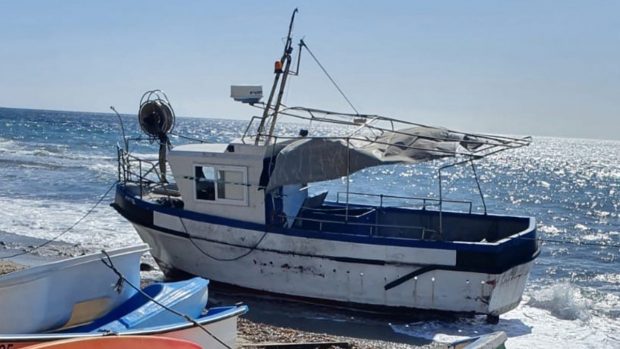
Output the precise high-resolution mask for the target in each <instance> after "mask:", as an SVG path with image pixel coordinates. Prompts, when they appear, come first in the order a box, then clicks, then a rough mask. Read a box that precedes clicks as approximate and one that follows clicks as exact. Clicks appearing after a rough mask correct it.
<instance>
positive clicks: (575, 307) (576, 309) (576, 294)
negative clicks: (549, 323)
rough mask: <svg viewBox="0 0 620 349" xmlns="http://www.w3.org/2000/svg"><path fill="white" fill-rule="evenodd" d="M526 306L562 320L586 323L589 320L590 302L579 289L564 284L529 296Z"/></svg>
mask: <svg viewBox="0 0 620 349" xmlns="http://www.w3.org/2000/svg"><path fill="white" fill-rule="evenodd" d="M527 305H529V306H532V307H536V308H540V309H544V310H547V311H549V312H550V313H551V314H553V316H555V317H557V318H558V319H562V320H582V321H587V320H588V319H589V318H590V307H591V301H590V300H588V299H586V298H585V297H584V296H583V295H582V293H581V291H580V289H579V288H577V287H575V286H573V285H571V284H569V283H566V282H565V283H560V284H556V285H553V286H550V287H547V288H543V289H541V290H539V291H537V292H535V293H532V294H530V299H529V300H528V301H527Z"/></svg>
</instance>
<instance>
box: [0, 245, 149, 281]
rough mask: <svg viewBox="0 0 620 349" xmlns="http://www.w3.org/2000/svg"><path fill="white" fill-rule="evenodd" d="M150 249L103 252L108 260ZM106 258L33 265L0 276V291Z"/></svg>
mask: <svg viewBox="0 0 620 349" xmlns="http://www.w3.org/2000/svg"><path fill="white" fill-rule="evenodd" d="M150 249H151V248H150V247H149V246H148V245H147V244H145V243H142V244H137V245H133V246H128V247H120V248H115V249H109V250H105V252H106V253H107V254H108V255H109V256H110V258H115V257H123V256H128V255H132V254H135V253H140V256H141V255H142V254H144V253H145V252H148V251H149V250H150ZM103 258H106V256H105V255H104V254H103V253H102V252H96V253H90V254H86V255H83V256H77V257H71V258H66V259H61V260H58V261H52V262H49V263H45V264H40V265H35V266H32V267H30V268H26V269H22V270H18V271H14V272H11V273H7V274H4V275H0V283H1V284H0V289H2V288H4V287H9V286H14V285H17V284H22V283H27V282H31V281H33V280H36V279H38V278H40V277H41V276H43V277H47V274H49V273H50V272H56V271H61V270H65V269H68V268H71V267H77V266H80V265H83V264H86V263H92V262H96V261H97V260H101V259H103Z"/></svg>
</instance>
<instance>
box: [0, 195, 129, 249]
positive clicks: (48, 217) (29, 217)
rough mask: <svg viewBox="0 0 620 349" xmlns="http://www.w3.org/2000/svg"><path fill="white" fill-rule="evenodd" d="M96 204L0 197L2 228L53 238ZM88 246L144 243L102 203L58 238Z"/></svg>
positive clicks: (124, 221)
mask: <svg viewBox="0 0 620 349" xmlns="http://www.w3.org/2000/svg"><path fill="white" fill-rule="evenodd" d="M94 204H95V203H94V202H89V203H76V202H64V201H60V200H40V199H39V200H26V199H7V198H0V210H1V211H2V212H3V219H1V220H0V230H2V231H4V232H8V233H12V234H18V235H24V236H29V237H35V238H40V239H53V238H55V237H57V236H58V235H59V234H61V233H62V232H63V231H65V230H66V229H68V228H69V227H70V226H71V225H72V224H74V223H75V222H76V221H77V220H79V219H80V218H81V217H82V216H84V215H85V214H86V213H87V211H88V210H89V209H90V208H92V207H93V205H94ZM58 241H63V242H67V243H72V244H78V243H79V244H81V245H83V246H85V247H98V248H101V247H119V246H125V245H129V244H134V243H138V242H140V238H139V237H138V235H137V233H136V232H135V230H134V229H133V227H132V226H131V225H130V224H129V223H128V222H127V221H126V220H125V219H123V218H122V217H121V216H120V215H119V214H118V213H116V212H115V211H114V210H113V209H112V208H111V207H109V206H108V205H107V202H102V203H101V204H100V205H99V206H98V207H97V208H96V209H95V210H94V211H93V212H92V213H91V214H89V215H88V216H87V217H86V218H85V219H84V220H83V221H82V222H81V223H79V224H78V225H77V226H76V227H75V228H73V229H71V230H70V231H68V232H67V233H65V234H62V236H61V237H60V238H59V239H58Z"/></svg>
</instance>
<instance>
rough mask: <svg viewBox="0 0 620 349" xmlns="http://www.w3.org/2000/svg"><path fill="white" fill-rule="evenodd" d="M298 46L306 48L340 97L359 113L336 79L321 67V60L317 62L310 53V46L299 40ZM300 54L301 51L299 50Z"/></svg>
mask: <svg viewBox="0 0 620 349" xmlns="http://www.w3.org/2000/svg"><path fill="white" fill-rule="evenodd" d="M300 46H303V47H305V48H306V50H307V51H308V53H309V54H310V56H311V57H312V59H314V61H315V62H316V64H317V65H318V66H319V68H321V70H322V71H323V73H325V75H326V76H327V78H328V79H329V81H331V82H332V84H333V85H334V87H336V89H337V90H338V92H340V94H341V95H342V97H344V99H345V100H346V101H347V103H349V106H350V107H351V109H353V110H354V111H355V114H358V115H359V112H358V111H357V109H356V108H355V107H354V106H353V103H351V101H350V100H349V98H348V97H347V95H345V94H344V92H343V91H342V89H340V86H338V84H337V83H336V81H335V80H334V79H333V78H332V76H331V75H329V73H328V72H327V70H326V69H325V67H323V65H322V64H321V62H319V60H318V59H317V58H316V56H315V55H314V53H312V51H310V48H309V47H308V45H306V43H305V42H304V41H303V40H301V42H300ZM300 54H301V52H300Z"/></svg>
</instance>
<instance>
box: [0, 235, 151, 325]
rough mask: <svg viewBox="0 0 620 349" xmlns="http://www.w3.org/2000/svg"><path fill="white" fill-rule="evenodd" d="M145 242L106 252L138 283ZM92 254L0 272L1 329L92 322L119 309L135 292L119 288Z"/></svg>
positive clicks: (130, 278) (111, 273)
mask: <svg viewBox="0 0 620 349" xmlns="http://www.w3.org/2000/svg"><path fill="white" fill-rule="evenodd" d="M146 251H148V246H146V245H144V244H142V245H137V246H131V247H124V248H118V249H113V250H108V251H106V253H107V254H108V255H109V256H110V259H111V261H112V262H113V263H114V265H115V266H116V268H117V269H118V270H119V271H120V272H121V273H122V274H123V275H124V276H125V277H126V278H127V279H128V280H130V281H131V282H135V283H139V282H140V256H141V255H142V254H143V253H144V252H146ZM102 258H104V254H103V253H94V254H88V255H84V256H79V257H75V258H69V259H65V260H60V261H56V262H51V263H46V264H42V265H37V266H34V267H31V268H28V269H24V270H20V271H16V272H13V273H9V274H5V275H2V276H0V314H5V318H4V319H3V320H2V321H0V333H37V332H42V331H47V330H51V329H56V328H60V327H63V326H73V325H77V324H81V323H85V322H88V321H92V320H93V319H96V318H98V317H101V316H102V315H104V314H106V313H108V312H109V311H111V310H112V309H114V308H116V307H118V306H119V305H120V304H122V303H123V302H125V301H126V300H127V299H129V298H130V297H131V296H133V295H134V294H135V292H136V291H135V290H133V289H131V288H129V287H123V288H117V287H115V285H116V283H117V281H118V279H119V278H118V276H117V275H116V274H115V273H114V272H113V271H112V270H110V269H109V268H108V267H106V266H105V265H104V264H103V263H102V262H101V259H102Z"/></svg>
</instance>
